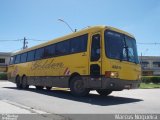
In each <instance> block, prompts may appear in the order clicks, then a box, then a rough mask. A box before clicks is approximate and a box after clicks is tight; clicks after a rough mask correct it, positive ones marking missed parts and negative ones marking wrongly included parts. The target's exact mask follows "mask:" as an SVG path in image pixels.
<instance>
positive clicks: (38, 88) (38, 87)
mask: <svg viewBox="0 0 160 120" xmlns="http://www.w3.org/2000/svg"><path fill="white" fill-rule="evenodd" d="M43 88H44V87H43V86H36V89H37V90H43Z"/></svg>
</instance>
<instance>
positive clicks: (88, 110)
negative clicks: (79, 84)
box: [0, 81, 160, 114]
mask: <svg viewBox="0 0 160 120" xmlns="http://www.w3.org/2000/svg"><path fill="white" fill-rule="evenodd" d="M0 100H7V101H11V102H14V103H18V104H21V105H24V106H27V107H30V108H34V109H37V110H40V111H45V112H47V113H55V114H83V113H84V114H109V113H124V114H126V113H134V114H138V113H139V114H143V113H160V89H136V90H123V91H119V92H113V93H112V94H111V95H109V96H107V97H101V96H99V95H98V94H97V93H96V92H95V91H93V92H91V94H90V95H89V96H87V97H74V96H72V95H71V94H70V92H69V91H62V90H52V91H47V90H36V89H35V88H34V87H31V88H30V89H28V90H18V89H16V86H15V84H13V83H11V82H4V81H0ZM1 109H3V108H1Z"/></svg>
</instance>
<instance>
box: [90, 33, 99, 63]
mask: <svg viewBox="0 0 160 120" xmlns="http://www.w3.org/2000/svg"><path fill="white" fill-rule="evenodd" d="M99 58H100V35H99V34H97V35H93V36H92V46H91V61H97V60H99Z"/></svg>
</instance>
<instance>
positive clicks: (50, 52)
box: [44, 44, 55, 58]
mask: <svg viewBox="0 0 160 120" xmlns="http://www.w3.org/2000/svg"><path fill="white" fill-rule="evenodd" d="M54 55H55V45H54V44H53V45H49V46H47V47H45V50H44V57H45V58H47V57H52V56H54Z"/></svg>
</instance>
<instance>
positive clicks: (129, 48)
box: [104, 30, 139, 64]
mask: <svg viewBox="0 0 160 120" xmlns="http://www.w3.org/2000/svg"><path fill="white" fill-rule="evenodd" d="M104 36H105V48H106V49H105V52H106V56H107V57H108V58H111V59H118V60H120V61H128V62H133V63H136V64H138V63H139V60H138V54H137V47H136V40H135V39H134V38H131V37H129V36H127V35H124V34H121V33H117V32H114V31H108V30H106V31H105V34H104Z"/></svg>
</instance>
